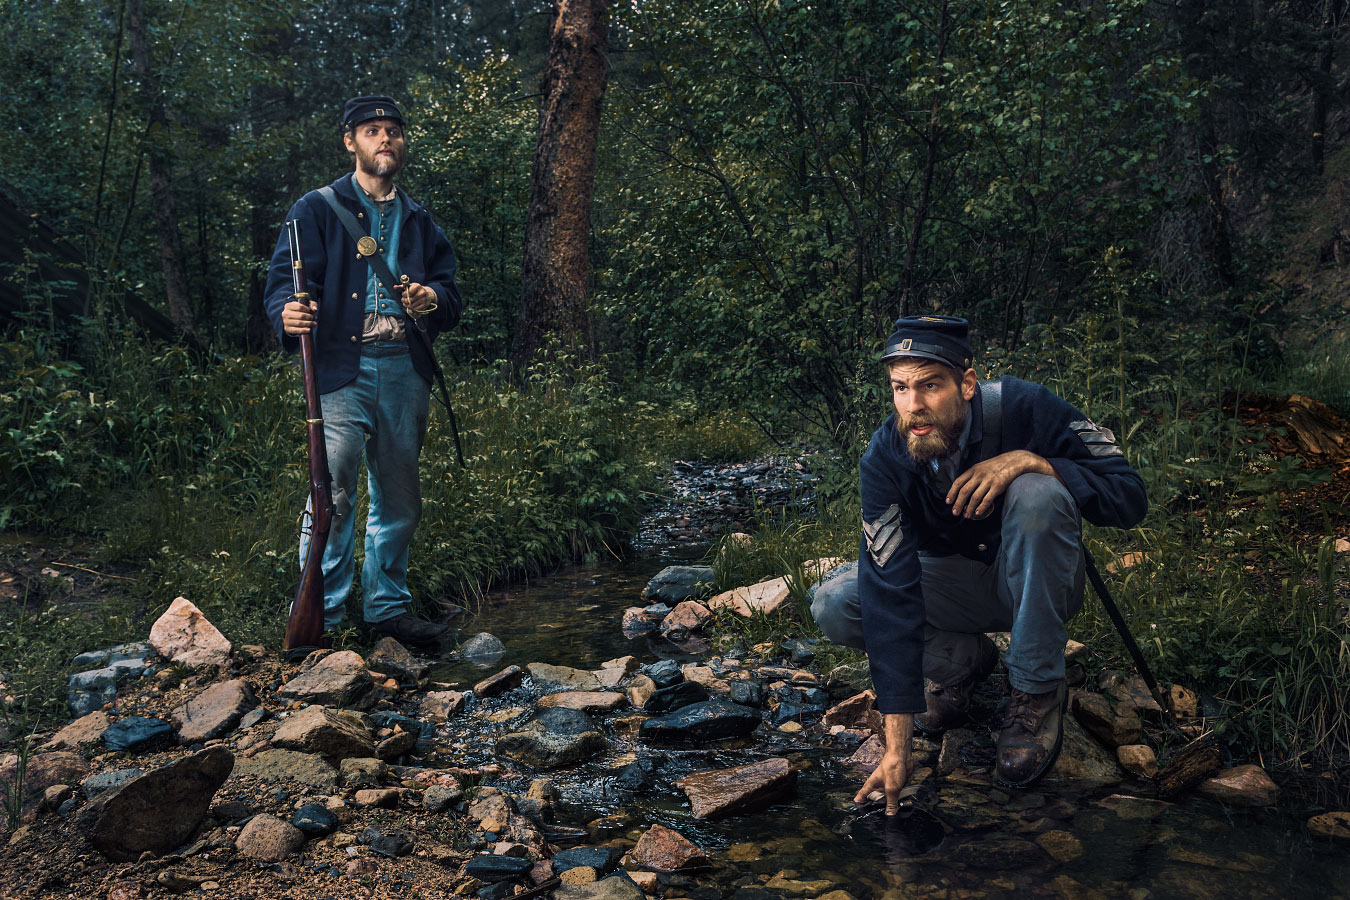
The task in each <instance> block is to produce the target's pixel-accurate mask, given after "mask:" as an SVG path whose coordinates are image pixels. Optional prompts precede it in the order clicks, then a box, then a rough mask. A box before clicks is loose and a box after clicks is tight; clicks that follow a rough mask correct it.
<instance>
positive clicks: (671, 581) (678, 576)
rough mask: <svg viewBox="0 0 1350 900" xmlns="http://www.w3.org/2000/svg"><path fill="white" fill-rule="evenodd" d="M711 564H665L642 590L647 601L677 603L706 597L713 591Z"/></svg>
mask: <svg viewBox="0 0 1350 900" xmlns="http://www.w3.org/2000/svg"><path fill="white" fill-rule="evenodd" d="M713 578H714V575H713V570H712V566H666V567H665V568H664V569H662V570H661V571H660V572H657V573H656V576H655V577H654V578H652V580H651V581H649V582H647V588H646V590H644V591H643V592H642V597H643V599H645V600H646V601H647V602H648V603H669V604H672V605H674V604H677V603H680V602H681V601H684V600H696V599H698V598H700V597H706V596H707V595H708V594H711V593H712V591H713Z"/></svg>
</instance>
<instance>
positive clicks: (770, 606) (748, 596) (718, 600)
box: [708, 578, 792, 617]
mask: <svg viewBox="0 0 1350 900" xmlns="http://www.w3.org/2000/svg"><path fill="white" fill-rule="evenodd" d="M791 596H792V595H791V592H790V591H789V590H788V585H787V579H786V578H771V579H769V580H768V581H761V582H760V583H759V584H752V585H749V586H747V587H738V588H734V589H732V590H730V591H724V592H723V593H721V594H718V595H717V596H716V597H713V598H712V599H711V600H709V601H708V608H709V609H712V610H718V609H730V610H731V611H732V612H735V613H737V614H739V615H742V616H747V617H748V616H753V615H755V614H756V613H762V614H764V615H772V614H773V613H776V612H778V611H779V610H780V609H782V608H783V607H784V606H785V605H786V604H787V603H788V601H789V600H790V599H791Z"/></svg>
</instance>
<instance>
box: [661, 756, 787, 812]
mask: <svg viewBox="0 0 1350 900" xmlns="http://www.w3.org/2000/svg"><path fill="white" fill-rule="evenodd" d="M675 784H676V786H677V787H679V788H680V789H681V790H683V791H684V792H685V794H687V795H688V796H689V805H690V806H691V808H692V812H693V815H694V818H696V819H718V818H722V817H724V816H730V815H734V814H736V813H739V812H742V811H744V810H746V809H750V808H754V807H757V806H760V805H762V804H765V803H768V802H769V801H771V800H773V799H774V798H776V797H779V796H782V795H783V794H787V793H790V792H791V791H792V790H793V788H794V787H795V786H796V784H797V772H796V770H794V769H793V768H792V767H791V766H790V765H789V764H788V761H787V760H786V759H782V758H774V759H766V760H761V761H760V762H756V763H751V764H750V765H748V766H736V767H734V768H731V769H709V770H706V771H703V772H693V773H691V774H689V775H686V776H685V777H684V778H681V779H680V780H679V781H677V782H675Z"/></svg>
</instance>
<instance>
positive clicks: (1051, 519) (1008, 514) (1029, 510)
mask: <svg viewBox="0 0 1350 900" xmlns="http://www.w3.org/2000/svg"><path fill="white" fill-rule="evenodd" d="M1003 515H1004V524H1005V525H1007V524H1009V523H1010V520H1011V521H1013V522H1015V524H1016V526H1017V528H1018V530H1020V531H1023V532H1046V531H1054V530H1056V529H1064V528H1072V529H1075V530H1076V529H1077V528H1078V527H1079V518H1078V504H1077V503H1075V502H1074V499H1073V495H1072V494H1070V493H1069V489H1068V488H1066V487H1065V486H1064V484H1063V483H1062V482H1060V480H1059V479H1058V478H1053V477H1051V476H1049V475H1036V474H1026V475H1019V476H1018V477H1017V478H1015V479H1013V483H1012V484H1010V485H1009V486H1008V491H1007V499H1006V501H1005V507H1004V513H1003Z"/></svg>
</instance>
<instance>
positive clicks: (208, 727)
mask: <svg viewBox="0 0 1350 900" xmlns="http://www.w3.org/2000/svg"><path fill="white" fill-rule="evenodd" d="M257 705H258V701H257V699H256V698H255V697H254V696H253V690H252V688H250V687H249V686H248V683H247V682H245V681H244V680H243V679H241V678H235V679H232V680H230V681H220V682H217V683H215V684H213V685H211V686H210V687H208V688H207V689H206V690H204V691H202V692H201V693H200V694H198V695H197V696H195V697H193V698H192V699H191V700H189V701H188V702H187V703H184V704H183V705H182V706H180V707H178V708H177V709H175V710H174V711H173V712H172V713H171V714H170V718H171V719H172V720H173V722H174V724H175V725H176V726H177V727H178V740H179V742H180V743H183V744H193V743H196V742H198V741H209V740H211V739H212V738H217V737H220V736H222V735H224V734H227V733H228V732H229V731H230V730H232V729H233V728H234V727H235V725H237V724H239V720H240V719H241V718H243V716H244V713H246V712H248V711H249V710H251V709H253V707H255V706H257Z"/></svg>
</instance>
